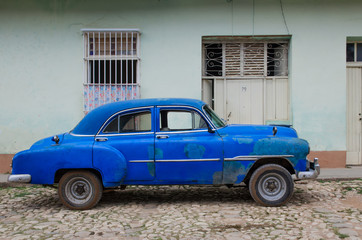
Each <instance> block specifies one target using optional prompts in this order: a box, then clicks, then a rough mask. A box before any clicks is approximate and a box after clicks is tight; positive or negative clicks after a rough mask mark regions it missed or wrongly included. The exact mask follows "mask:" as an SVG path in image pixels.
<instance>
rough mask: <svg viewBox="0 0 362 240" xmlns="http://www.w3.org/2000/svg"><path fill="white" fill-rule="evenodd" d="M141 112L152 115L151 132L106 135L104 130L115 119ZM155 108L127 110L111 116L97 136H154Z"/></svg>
mask: <svg viewBox="0 0 362 240" xmlns="http://www.w3.org/2000/svg"><path fill="white" fill-rule="evenodd" d="M141 112H149V113H150V114H151V130H150V131H141V132H124V133H104V132H103V131H104V129H105V128H106V127H107V126H108V124H110V123H111V122H112V121H113V120H114V119H115V118H118V117H119V116H121V115H123V116H125V115H130V114H136V113H141ZM154 125H155V124H154V107H153V106H150V107H140V108H133V109H127V110H123V111H119V112H116V113H115V114H113V115H112V116H110V117H109V118H108V119H107V120H106V121H105V122H104V123H103V125H102V126H101V127H100V129H99V130H98V132H97V134H96V136H124V135H143V134H154V133H155V131H154V129H155V127H154Z"/></svg>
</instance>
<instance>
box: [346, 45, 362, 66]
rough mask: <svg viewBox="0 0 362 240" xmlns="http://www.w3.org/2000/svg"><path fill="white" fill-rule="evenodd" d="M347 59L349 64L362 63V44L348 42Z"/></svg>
mask: <svg viewBox="0 0 362 240" xmlns="http://www.w3.org/2000/svg"><path fill="white" fill-rule="evenodd" d="M346 57H347V59H346V61H347V62H362V42H348V43H347V45H346Z"/></svg>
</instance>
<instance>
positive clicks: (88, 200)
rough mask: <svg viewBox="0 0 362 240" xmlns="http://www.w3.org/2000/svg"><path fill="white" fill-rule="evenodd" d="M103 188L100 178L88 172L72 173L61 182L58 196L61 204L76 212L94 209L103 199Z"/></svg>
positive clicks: (63, 177) (68, 173) (64, 176)
mask: <svg viewBox="0 0 362 240" xmlns="http://www.w3.org/2000/svg"><path fill="white" fill-rule="evenodd" d="M102 192H103V186H102V183H101V181H100V180H99V178H98V177H97V176H96V175H95V174H93V173H91V172H88V171H71V172H67V173H66V174H64V175H63V176H62V178H61V179H60V181H59V186H58V194H59V198H60V200H61V202H62V203H63V204H64V205H65V206H66V207H68V208H70V209H74V210H86V209H90V208H92V207H94V206H95V205H96V204H97V203H98V202H99V200H100V199H101V197H102Z"/></svg>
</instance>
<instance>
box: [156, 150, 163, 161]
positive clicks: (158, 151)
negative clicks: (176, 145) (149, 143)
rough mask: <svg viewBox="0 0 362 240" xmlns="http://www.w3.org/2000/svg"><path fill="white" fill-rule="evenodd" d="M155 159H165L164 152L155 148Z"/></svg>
mask: <svg viewBox="0 0 362 240" xmlns="http://www.w3.org/2000/svg"><path fill="white" fill-rule="evenodd" d="M155 159H163V151H162V149H160V148H155Z"/></svg>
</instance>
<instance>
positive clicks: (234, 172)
mask: <svg viewBox="0 0 362 240" xmlns="http://www.w3.org/2000/svg"><path fill="white" fill-rule="evenodd" d="M245 174H246V171H245V166H244V165H243V164H242V163H241V162H240V161H228V162H224V174H223V183H224V184H233V183H237V182H238V179H243V178H244V177H245Z"/></svg>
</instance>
